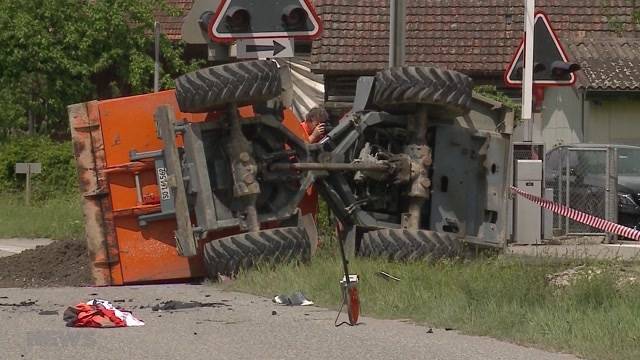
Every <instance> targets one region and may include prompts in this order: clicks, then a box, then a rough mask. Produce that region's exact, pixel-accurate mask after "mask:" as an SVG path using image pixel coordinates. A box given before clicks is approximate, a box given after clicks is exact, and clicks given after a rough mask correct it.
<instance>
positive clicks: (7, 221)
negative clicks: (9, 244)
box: [0, 194, 84, 239]
mask: <svg viewBox="0 0 640 360" xmlns="http://www.w3.org/2000/svg"><path fill="white" fill-rule="evenodd" d="M80 202H81V199H80V196H79V195H77V194H71V195H61V196H58V197H55V198H51V199H47V200H39V201H36V202H33V203H32V204H31V206H26V205H25V203H24V198H23V197H21V196H17V195H13V194H0V238H14V237H24V238H50V239H80V238H81V237H82V235H83V231H84V222H83V219H82V210H81V208H80Z"/></svg>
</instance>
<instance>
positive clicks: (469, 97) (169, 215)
mask: <svg viewBox="0 0 640 360" xmlns="http://www.w3.org/2000/svg"><path fill="white" fill-rule="evenodd" d="M280 71H282V69H279V68H278V66H277V65H276V64H275V63H274V62H271V61H248V62H240V63H231V64H226V65H220V66H216V67H212V68H208V69H202V70H199V71H196V72H194V73H190V74H186V75H184V76H182V77H180V78H178V79H177V80H176V85H177V86H176V91H175V93H173V92H165V93H159V94H150V95H144V96H142V97H131V98H123V99H116V100H110V101H105V102H91V103H86V104H78V105H74V106H71V107H70V108H69V114H70V120H71V126H72V135H73V139H74V145H75V149H76V157H77V159H78V164H79V167H78V169H79V174H80V179H81V189H82V191H83V193H84V196H85V202H84V212H85V216H86V218H87V242H88V244H89V248H90V252H91V254H90V255H91V258H92V262H93V266H94V277H95V278H96V284H98V285H100V284H102V285H106V284H124V283H139V282H149V281H158V280H167V279H181V278H188V277H194V276H200V275H203V274H204V273H207V274H208V275H209V276H210V277H217V276H218V275H234V274H235V273H237V272H238V271H239V270H240V269H243V268H248V267H251V266H253V265H255V264H257V263H262V262H275V263H281V262H286V261H291V260H302V261H304V260H307V259H309V258H310V256H311V255H312V254H313V252H314V250H315V248H316V246H317V244H318V239H317V229H316V228H315V222H314V216H315V213H316V210H315V209H317V200H316V196H317V195H316V192H317V194H319V195H320V196H321V197H322V199H323V200H324V201H325V202H326V203H327V205H328V207H329V208H330V210H331V212H332V214H333V216H334V217H335V219H336V220H337V223H338V226H337V229H336V231H337V232H338V233H339V238H340V241H341V242H342V244H343V245H344V248H345V249H346V253H347V255H348V256H367V257H383V258H387V259H390V260H401V261H405V260H426V259H436V258H442V257H457V256H460V255H462V254H463V251H464V249H465V247H466V245H465V244H471V245H473V246H481V247H502V246H504V244H505V239H506V227H507V226H506V224H507V221H508V220H507V215H506V214H507V211H506V208H507V200H508V198H507V196H508V191H507V185H508V183H509V181H508V179H509V176H510V174H509V168H510V167H509V161H510V160H509V144H510V131H511V127H512V124H511V121H512V117H510V116H511V115H512V113H511V112H510V111H509V110H508V109H506V108H504V107H502V105H501V104H499V103H496V102H493V101H490V100H488V99H483V98H481V97H478V96H476V95H473V94H472V84H471V80H470V79H469V78H468V77H466V76H465V75H462V74H460V73H456V72H453V71H446V70H440V69H435V68H427V67H404V68H394V69H389V70H385V71H382V72H380V73H378V75H376V76H375V77H362V78H360V80H359V81H358V86H357V92H356V97H355V101H354V102H353V107H352V109H351V111H349V112H348V113H347V114H346V115H344V116H343V118H342V119H341V120H340V121H339V122H338V123H337V124H336V125H335V126H334V127H333V129H332V130H331V131H330V132H329V133H328V134H327V135H326V137H325V138H324V139H323V140H322V141H320V142H319V143H315V144H310V143H308V142H307V140H306V138H305V134H304V133H303V130H302V128H301V126H300V124H299V121H298V120H296V119H295V117H294V116H293V115H292V113H291V111H290V110H288V109H287V107H286V106H283V104H282V103H281V100H280V99H282V98H286V96H283V97H281V96H280V95H281V93H282V91H283V87H285V88H286V84H284V86H283V84H282V80H281V77H280ZM132 122H135V124H136V125H135V126H134V127H132V126H131V124H132ZM132 129H135V130H136V131H131V130H132ZM176 250H177V254H178V255H179V256H176Z"/></svg>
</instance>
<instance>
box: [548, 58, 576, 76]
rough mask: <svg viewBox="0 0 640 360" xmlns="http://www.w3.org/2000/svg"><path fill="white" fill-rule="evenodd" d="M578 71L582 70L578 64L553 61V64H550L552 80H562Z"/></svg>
mask: <svg viewBox="0 0 640 360" xmlns="http://www.w3.org/2000/svg"><path fill="white" fill-rule="evenodd" d="M580 69H582V66H580V64H576V63H571V62H565V61H554V62H553V64H551V75H552V76H553V77H554V78H557V79H562V78H566V77H567V76H570V75H571V74H573V73H574V72H576V71H578V70H580Z"/></svg>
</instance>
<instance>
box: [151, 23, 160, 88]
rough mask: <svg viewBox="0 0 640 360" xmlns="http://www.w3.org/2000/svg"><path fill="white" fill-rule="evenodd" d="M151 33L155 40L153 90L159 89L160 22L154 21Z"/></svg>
mask: <svg viewBox="0 0 640 360" xmlns="http://www.w3.org/2000/svg"><path fill="white" fill-rule="evenodd" d="M153 33H154V34H153V35H154V42H155V49H154V50H155V51H154V53H155V54H154V55H155V64H154V71H153V92H158V91H160V23H159V22H158V21H156V22H155V23H154V24H153Z"/></svg>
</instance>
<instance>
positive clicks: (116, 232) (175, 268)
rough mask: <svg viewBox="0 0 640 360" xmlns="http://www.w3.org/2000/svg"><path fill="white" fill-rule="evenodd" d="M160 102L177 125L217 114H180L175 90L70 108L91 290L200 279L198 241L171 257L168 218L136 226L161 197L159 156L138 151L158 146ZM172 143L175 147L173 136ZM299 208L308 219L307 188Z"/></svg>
mask: <svg viewBox="0 0 640 360" xmlns="http://www.w3.org/2000/svg"><path fill="white" fill-rule="evenodd" d="M165 104H168V105H170V106H172V107H173V109H174V110H175V116H176V119H178V120H180V121H185V122H190V123H200V122H205V121H206V122H208V121H212V122H215V121H216V119H217V117H218V116H219V115H220V114H218V113H207V114H187V113H182V112H180V111H179V110H178V105H177V103H176V100H175V94H174V91H164V92H160V93H155V94H148V95H140V96H133V97H127V98H120V99H113V100H106V101H91V102H87V103H82V104H76V105H72V106H69V121H70V125H71V134H72V139H73V144H74V152H75V156H76V161H77V167H78V176H79V182H80V190H81V193H82V195H83V212H84V216H85V227H86V241H87V245H88V250H89V256H90V260H91V264H92V274H93V278H94V281H95V285H98V286H107V285H123V284H134V283H150V282H163V281H180V280H186V279H190V278H195V277H203V276H205V275H206V272H205V269H204V266H203V263H202V246H203V241H200V242H199V251H198V255H197V256H193V257H182V256H180V255H178V252H177V250H176V240H175V237H174V231H175V230H176V220H175V217H172V216H170V214H160V215H163V216H162V217H158V218H157V219H156V220H154V221H153V222H149V223H141V221H140V216H145V215H149V214H158V213H159V212H161V197H162V194H161V189H160V186H158V180H157V179H158V174H157V173H156V171H157V168H156V164H155V163H154V161H157V156H158V155H155V156H156V160H154V158H153V156H151V155H145V156H142V154H157V153H159V152H161V151H162V149H163V142H162V140H161V139H159V138H158V135H157V130H156V125H155V122H154V112H155V111H156V109H157V108H158V106H161V105H165ZM240 115H241V116H242V117H252V116H254V115H255V114H254V112H253V109H252V107H244V108H241V109H240ZM283 125H284V126H285V127H286V128H287V129H288V130H289V131H291V132H292V133H294V134H295V135H296V136H298V137H299V138H301V139H305V141H306V133H305V132H304V130H303V129H302V127H301V126H300V122H299V121H298V120H297V119H296V117H295V115H293V113H292V112H291V111H289V110H285V111H284V120H283ZM177 142H178V145H181V140H180V137H178V140H177ZM299 208H300V210H301V213H303V214H307V213H314V214H315V211H316V208H317V198H316V196H315V194H314V193H313V192H312V191H308V192H307V195H306V196H305V198H304V199H303V201H302V202H301V203H300V204H299ZM263 225H265V228H266V227H268V226H266V225H267V224H263ZM239 232H241V231H240V229H239V228H236V229H224V230H221V231H219V232H214V233H208V235H207V238H206V241H215V239H219V238H222V237H225V236H229V235H233V234H235V233H239ZM206 241H204V242H206Z"/></svg>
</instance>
